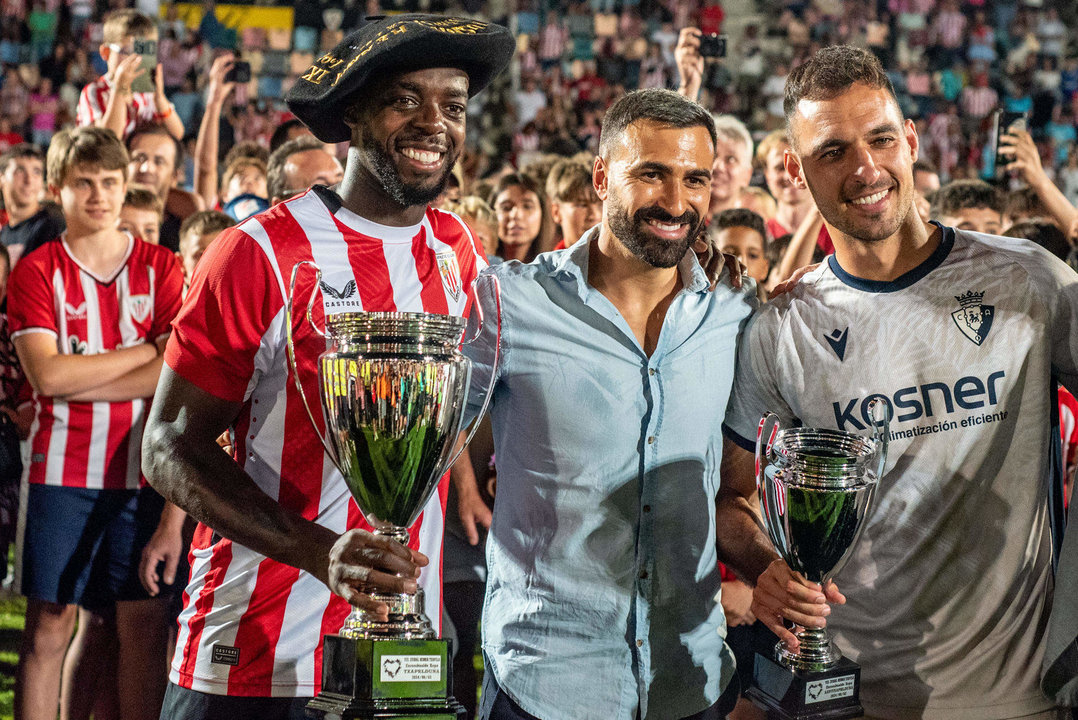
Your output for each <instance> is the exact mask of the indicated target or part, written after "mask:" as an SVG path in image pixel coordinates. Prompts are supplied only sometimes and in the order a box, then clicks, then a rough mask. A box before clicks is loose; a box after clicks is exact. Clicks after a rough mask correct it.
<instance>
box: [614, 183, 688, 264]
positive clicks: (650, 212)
mask: <svg viewBox="0 0 1078 720" xmlns="http://www.w3.org/2000/svg"><path fill="white" fill-rule="evenodd" d="M607 202H608V203H610V205H611V207H610V212H609V214H608V221H609V224H610V231H611V232H613V233H614V237H616V238H617V239H618V240H620V241H621V244H622V245H624V246H625V249H627V250H628V251H629V252H631V253H632V254H633V255H634V256H636V257H637V258H639V259H640V260H642V261H644V262H646V263H647V264H648V265H651V266H652V267H657V268H670V267H674V266H675V265H677V264H678V263H679V262H681V259H682V258H683V257H685V253H686V252H688V250H689V248H690V247H691V246H692V243H693V241H694V240H695V239H696V236H697V235H699V234H700V230H701V229H702V228H703V221H702V220H701V219H700V216H699V215H698V214H697V213H696V211H694V210H692V209H691V208H690V209H689V210H686V211H685V212H684V213H682V214H681V215H680V216H679V217H674V216H673V215H671V214H670V213H668V212H666V211H665V210H663V209H662V208H658V207H654V206H653V207H648V208H641V209H640V210H637V211H636V212H635V213H634V214H633V216H632V217H631V218H630V217H629V213H628V212H626V211H625V209H624V208H623V207H622V205H621V202H620V201H618V200H617V199H615V197H614V195H611V196H610V198H609V199H608V200H607ZM647 220H658V221H659V222H663V223H670V224H677V223H688V225H689V232H687V233H686V234H685V237H684V238H683V239H682V240H663V239H662V238H659V237H656V236H655V235H652V234H651V233H649V232H648V231H647V230H645V229H644V227H643V226H644V223H645V222H646V221H647Z"/></svg>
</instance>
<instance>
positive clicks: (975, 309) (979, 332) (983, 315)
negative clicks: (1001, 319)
mask: <svg viewBox="0 0 1078 720" xmlns="http://www.w3.org/2000/svg"><path fill="white" fill-rule="evenodd" d="M983 299H984V293H983V292H973V291H972V290H970V291H969V292H967V293H966V294H965V295H955V300H957V301H958V303H959V304H960V305H961V306H962V307H960V308H959V309H958V310H955V311H954V312H953V313H951V318H952V319H954V324H955V325H957V326H958V329H959V330H961V331H962V334H963V335H965V336H966V337H967V338H969V339H970V340H972V341H973V343H974V344H975V345H980V344H981V343H983V342H984V339H985V338H986V337H988V331H989V330H991V329H992V318H993V317H995V314H996V308H995V306H994V305H985V304H984V303H982V302H981V301H982V300H983Z"/></svg>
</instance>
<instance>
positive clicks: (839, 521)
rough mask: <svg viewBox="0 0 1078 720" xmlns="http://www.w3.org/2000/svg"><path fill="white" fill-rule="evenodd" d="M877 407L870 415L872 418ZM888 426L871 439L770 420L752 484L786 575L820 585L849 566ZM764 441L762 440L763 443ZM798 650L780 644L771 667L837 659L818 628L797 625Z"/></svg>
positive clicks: (823, 665)
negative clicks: (794, 574) (790, 573)
mask: <svg viewBox="0 0 1078 720" xmlns="http://www.w3.org/2000/svg"><path fill="white" fill-rule="evenodd" d="M882 407H884V406H883V405H882V404H880V405H876V406H874V407H873V408H872V409H871V412H872V414H873V417H874V418H876V417H877V414H878V411H879V409H880V408H882ZM887 432H888V431H887V421H886V419H885V418H882V419H879V420H878V421H877V422H876V423H875V425H874V431H873V435H872V436H871V437H866V436H862V435H857V434H854V433H848V432H841V431H838V430H829V429H821V428H800V427H795V428H781V427H780V425H779V419H778V417H776V416H775V415H774V414H771V413H768V414H767V415H765V416H764V418H763V419H762V420H761V421H760V427H759V432H758V435H757V441H756V482H757V489H758V491H759V494H760V504H761V510H762V513H763V519H764V526H765V528H766V529H767V534H768V536H769V537H770V539H771V542H772V544H774V546H775V549H776V550H777V551H778V553H779V555H781V556H782V559H783V560H785V561H786V564H787V565H789V566H790V569H791V570H793V571H795V572H797V573H800V574H801V575H803V576H804V577H805V578H806V579H808V580H810V581H812V582H816V583H820V584H821V585H822V584H824V583H826V582H827V581H829V580H831V578H833V577H834V576H835V574H837V573H838V572H839V571H840V570H841V569H842V568H843V566H844V565H845V564H846V562H847V561H848V560H849V558H850V555H851V553H852V552H853V549H854V547H855V546H856V544H857V541H858V539H859V538H860V536H861V533H862V532H863V531H864V526H865V519H866V517H867V515H868V511H869V508H870V507H871V504H872V499H873V496H874V494H875V491H876V486H877V483H878V481H879V478H880V476H881V475H882V473H883V465H884V462H885V460H886V454H887ZM765 439H766V440H765ZM792 632H793V634H794V635H795V636H796V637H797V639H798V641H799V645H800V647H799V649H798V650H797V651H796V652H790V651H789V650H787V649H786V648H785V647H783V646H782V644H781V643H780V644H779V645H777V646H776V648H775V654H776V659H777V660H778V661H779V663H781V664H782V665H783V666H785V667H787V668H789V669H792V670H807V671H821V670H826V669H828V668H831V667H833V666H834V665H835V664H836V663H837V662H838V661H839V659H840V658H841V657H842V655H841V653H840V652H839V651H838V649H837V648H835V647H834V646H833V645H832V643H831V641H830V638H829V637H828V634H827V631H826V630H824V629H823V628H806V627H802V626H800V625H796V624H795V625H794V627H793V630H792Z"/></svg>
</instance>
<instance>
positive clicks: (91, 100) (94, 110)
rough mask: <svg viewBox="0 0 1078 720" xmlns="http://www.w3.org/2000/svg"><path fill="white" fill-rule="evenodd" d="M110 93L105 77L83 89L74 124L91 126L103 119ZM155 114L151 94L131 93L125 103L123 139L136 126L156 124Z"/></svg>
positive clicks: (109, 86)
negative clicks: (125, 114)
mask: <svg viewBox="0 0 1078 720" xmlns="http://www.w3.org/2000/svg"><path fill="white" fill-rule="evenodd" d="M111 92H112V82H111V81H110V80H109V79H108V77H107V76H105V75H102V76H101V77H99V78H98V79H97V80H94V81H93V82H92V83H89V84H88V85H87V86H86V87H84V88H83V89H82V94H81V95H79V105H78V109H77V110H76V113H75V122H76V124H77V125H78V126H79V127H82V126H84V125H93V124H94V123H95V122H97V121H98V120H100V119H101V118H103V117H104V116H105V110H106V109H108V106H109V93H111ZM157 112H158V109H157V105H156V103H155V102H154V99H153V93H152V92H133V93H131V99H130V100H128V103H127V124H126V125H124V138H127V137H130V135H131V133H133V132H135V128H136V127H137V126H138V125H147V124H150V123H153V122H156V120H155V119H154V115H155V114H156V113H157ZM121 139H123V138H121Z"/></svg>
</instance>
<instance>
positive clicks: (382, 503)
mask: <svg viewBox="0 0 1078 720" xmlns="http://www.w3.org/2000/svg"><path fill="white" fill-rule="evenodd" d="M303 265H310V266H312V267H313V268H314V269H315V271H316V272H317V274H318V279H319V280H320V279H321V272H320V271H319V270H318V266H317V265H315V264H314V263H312V262H309V261H304V262H301V263H298V264H296V266H295V267H293V269H292V279H291V287H290V289H289V297H288V302H287V303H286V306H285V312H286V328H287V332H288V338H287V340H288V342H287V345H288V358H289V362H290V364H291V367H292V372H293V374H294V377H295V381H296V385H297V387H298V388H299V392H300V397H301V398H302V399H303V402H304V405H305V406H306V408H307V413H308V416H309V418H310V420H311V422H312V423H313V424H314V427H315V432H318V428H319V425H318V423H317V422H316V421H315V419H314V415H313V413H312V412H311V409H310V406H309V404H308V403H307V398H306V395H305V394H304V390H303V387H302V383H301V378H300V369H299V368H298V367H297V365H296V360H295V351H294V346H293V341H292V320H293V312H292V308H293V298H294V294H295V286H296V277H297V274H298V273H299V271H300V270H301V269H302V266H303ZM481 289H488V290H489V291H490V292H492V293H493V296H494V299H495V306H496V300H497V291H498V287H497V282H496V280H494V279H493V278H490V282H489V283H486V282H484V283H483V284H482V285H481V284H480V281H479V280H477V283H476V292H477V294H478V293H479V292H480V291H481ZM316 298H317V294H316V293H312V295H311V298H310V301H309V302H308V305H307V321H308V322H310V323H311V324H312V326H314V321H313V318H312V309H313V306H314V302H315V299H316ZM481 306H482V303H479V302H476V303H474V304H473V307H474V308H475V310H474V311H475V312H479V313H481V312H482V310H481ZM479 319H480V322H479V329H478V330H477V331H476V337H478V335H479V333H481V332H483V331H484V327H483V325H484V324H485V323H483V318H482V317H481V316H480V318H479ZM497 320H498V319H497V318H494V321H495V322H494V325H495V327H497ZM466 322H467V320H466V319H465V318H461V317H456V316H451V315H438V314H428V313H385V312H382V313H365V312H344V313H337V314H333V315H330V316H328V317H327V318H326V323H325V332H322V331H320V330H318V328H317V327H316V326H314V327H315V330H316V331H317V332H318V333H319V334H321V335H323V336H324V337H325V338H326V341H327V345H328V348H329V349H328V350H326V352H324V353H323V354H322V355H321V356H319V358H318V360H317V374H318V391H319V399H320V401H321V407H322V418H323V421H324V423H325V428H326V434H325V435H324V436H323V435H321V434H319V437H321V439H322V444H323V447H324V449H325V451H326V454H327V455H329V457H330V459H331V460H332V461H333V463H334V464H335V465H336V466H337V468H338V469H339V470H340V471H341V474H342V475H343V476H344V481H345V482H346V483H347V485H348V489H349V490H350V491H351V494H352V497H353V498H355V501H356V504H357V505H358V506H359V509H360V510H361V511H362V512H363V514H364V516H365V517H366V519H367V522H368V524H369V525H370V526H371V527H372V528H373V530H374V535H375V536H376V540H377V538H378V537H381V538H386V539H392V540H393V541H394V542H399V543H400V544H401V546H402V547H403V546H407V544H408V540H409V537H408V530H407V528H408V527H410V526H411V525H412V524H413V523H415V521H416V519H417V518H418V516H419V513H420V512H421V511H422V510H423V507H424V506H425V505H426V503H427V500H428V499H430V497H431V495H432V494H433V493H434V491H435V489H436V488H437V486H438V482H439V480H440V479H441V477H442V476H443V475H444V474H445V472H446V471H447V470H448V469H449V466H450V465H452V463H453V462H454V460H456V458H457V456H458V455H459V454H460V452H461V450H463V447H461V448H459V449H458V448H456V441H457V437H458V435H459V433H460V431H461V429H462V427H461V426H462V424H463V421H464V410H465V406H466V403H467V399H468V386H469V382H470V379H471V363H470V361H469V360H468V359H467V358H465V357H464V355H463V354H461V352H460V349H459V346H460V344H461V339H462V335H463V333H464V329H465V324H466ZM474 340H475V338H474V337H473V338H471V339H470V340H468V341H465V342H471V341H474ZM499 341H500V329H499V336H498V340H496V341H495V342H494V345H493V346H494V348H495V349H494V358H493V364H494V365H493V366H494V367H496V365H497V353H498V349H497V348H498V346H499ZM493 377H494V375H493V373H492V378H493ZM489 400H490V389H489V388H488V391H487V393H486V395H485V400H484V403H483V407H482V409H481V410H480V412H479V414H478V415H477V416H476V419H475V421H474V422H473V424H472V428H471V430H470V432H469V433H468V436H467V440H471V435H472V434H473V433H474V432H475V429H476V427H477V426H478V419H479V418H482V416H483V415H484V414H485V412H486V407H487V404H488V403H489ZM467 440H466V441H465V443H464V444H465V445H467ZM342 537H343V536H342ZM383 544H384V542H383ZM372 572H373V571H372ZM410 581H411V578H407V579H406V580H405V581H404V582H403V583H402V587H410V586H411V584H412V583H411V582H410ZM366 594H367V595H368V596H369V597H370V598H371V599H372V600H374V601H376V602H381V603H384V604H385V605H387V606H388V607H389V614H388V618H387V619H384V620H383V619H382V618H381V617H380V616H378V615H375V614H372V613H370V612H368V611H366V610H363V609H360V608H359V607H353V608H352V612H351V613H350V614H349V615H348V617H347V618H346V619H345V622H344V627H343V628H342V629H341V632H340V635H326V636H325V637H324V638H323V659H322V692H321V693H320V694H319V695H318V696H317V697H316V698H314V700H312V701H311V702H310V703H309V704H308V705H307V709H306V713H307V716H308V717H311V718H329V717H333V718H335V719H340V720H348V719H349V718H389V717H408V716H418V717H422V718H424V720H452V719H455V718H457V717H458V716H459V715H460V713H462V712H463V707H462V706H461V705H460V704H459V703H457V702H456V700H454V699H453V698H452V697H451V696H450V695H449V677H448V672H447V668H448V664H447V658H448V651H447V643H446V642H445V641H443V640H438V639H436V633H435V631H434V628H433V626H432V624H431V621H430V619H429V618H428V617H427V616H426V614H425V613H424V611H423V592H422V590H421V589H417V591H416V592H414V593H409V592H399V593H387V592H380V591H377V590H373V589H372V590H371V591H370V592H367V593H366Z"/></svg>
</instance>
